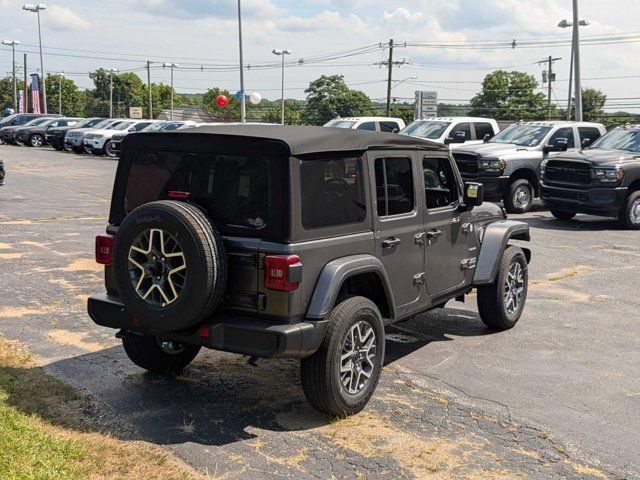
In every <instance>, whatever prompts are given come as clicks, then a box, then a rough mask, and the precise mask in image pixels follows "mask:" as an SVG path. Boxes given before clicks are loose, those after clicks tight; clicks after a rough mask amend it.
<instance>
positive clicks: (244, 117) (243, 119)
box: [238, 0, 247, 123]
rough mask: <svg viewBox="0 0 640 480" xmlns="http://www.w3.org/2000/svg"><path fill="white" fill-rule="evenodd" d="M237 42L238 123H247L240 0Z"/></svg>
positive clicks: (239, 5)
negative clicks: (238, 70)
mask: <svg viewBox="0 0 640 480" xmlns="http://www.w3.org/2000/svg"><path fill="white" fill-rule="evenodd" d="M238 40H239V53H240V92H242V96H241V98H240V123H245V122H246V121H247V99H246V96H245V94H244V59H243V57H242V5H241V0H238Z"/></svg>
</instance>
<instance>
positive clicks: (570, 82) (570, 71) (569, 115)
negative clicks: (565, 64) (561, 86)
mask: <svg viewBox="0 0 640 480" xmlns="http://www.w3.org/2000/svg"><path fill="white" fill-rule="evenodd" d="M573 57H574V52H573V42H572V43H571V66H570V67H569V95H568V99H567V121H569V120H571V87H572V82H573Z"/></svg>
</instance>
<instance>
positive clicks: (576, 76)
mask: <svg viewBox="0 0 640 480" xmlns="http://www.w3.org/2000/svg"><path fill="white" fill-rule="evenodd" d="M589 24H590V22H589V20H579V19H578V0H573V21H570V20H566V19H565V20H562V21H561V22H560V23H558V27H560V28H568V27H573V30H572V35H571V68H570V70H569V100H568V101H567V120H570V119H571V87H572V85H571V84H572V81H573V82H574V83H575V117H574V119H575V120H576V121H577V122H580V121H582V86H581V78H580V36H579V33H578V30H579V28H580V27H586V26H587V25H589Z"/></svg>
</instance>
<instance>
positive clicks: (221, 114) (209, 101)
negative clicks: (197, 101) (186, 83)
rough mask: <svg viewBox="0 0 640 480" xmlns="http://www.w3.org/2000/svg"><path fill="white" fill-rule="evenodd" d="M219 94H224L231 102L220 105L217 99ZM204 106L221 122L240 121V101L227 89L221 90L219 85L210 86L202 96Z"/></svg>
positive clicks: (248, 103)
mask: <svg viewBox="0 0 640 480" xmlns="http://www.w3.org/2000/svg"><path fill="white" fill-rule="evenodd" d="M219 95H224V96H226V97H227V98H228V99H229V103H228V104H227V106H226V107H218V104H217V103H216V100H217V98H218V96H219ZM201 101H202V108H204V109H205V111H206V112H207V113H209V114H210V115H212V116H214V117H215V118H216V119H217V120H219V121H221V122H238V121H240V101H239V100H238V99H237V98H236V96H235V95H233V94H231V93H229V92H228V91H227V90H221V89H219V88H217V87H213V88H210V89H209V90H207V91H206V92H205V94H204V95H203V96H202V100H201ZM249 105H250V102H249V101H248V99H247V109H249Z"/></svg>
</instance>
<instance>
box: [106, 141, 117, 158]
mask: <svg viewBox="0 0 640 480" xmlns="http://www.w3.org/2000/svg"><path fill="white" fill-rule="evenodd" d="M104 152H105V153H106V154H107V157H109V158H118V157H120V155H119V154H118V152H116V151H115V150H114V149H113V142H109V143H107V145H106V147H104Z"/></svg>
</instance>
